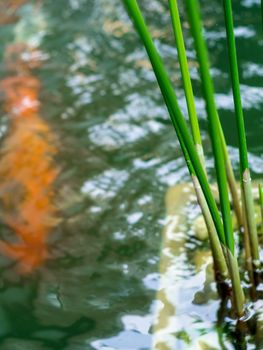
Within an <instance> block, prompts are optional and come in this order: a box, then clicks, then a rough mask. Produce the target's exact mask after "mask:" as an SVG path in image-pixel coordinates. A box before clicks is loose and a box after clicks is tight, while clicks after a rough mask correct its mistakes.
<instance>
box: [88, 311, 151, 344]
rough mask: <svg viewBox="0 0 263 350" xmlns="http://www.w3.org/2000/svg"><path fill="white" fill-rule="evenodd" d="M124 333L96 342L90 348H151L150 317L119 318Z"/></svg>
mask: <svg viewBox="0 0 263 350" xmlns="http://www.w3.org/2000/svg"><path fill="white" fill-rule="evenodd" d="M121 322H122V323H123V328H124V331H122V332H120V333H119V334H118V335H117V336H115V337H112V338H108V339H103V340H96V341H93V342H91V344H90V345H91V346H92V347H93V349H96V350H124V349H125V350H141V349H150V348H151V335H150V327H151V324H152V315H146V316H139V315H125V316H123V317H122V318H121Z"/></svg>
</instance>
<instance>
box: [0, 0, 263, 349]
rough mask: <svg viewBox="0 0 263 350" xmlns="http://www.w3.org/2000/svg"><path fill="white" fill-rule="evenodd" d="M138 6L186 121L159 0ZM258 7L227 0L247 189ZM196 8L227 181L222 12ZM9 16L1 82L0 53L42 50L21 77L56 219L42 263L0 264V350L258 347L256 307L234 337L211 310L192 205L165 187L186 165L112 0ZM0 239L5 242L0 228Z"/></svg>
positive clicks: (253, 141) (255, 163) (5, 122)
mask: <svg viewBox="0 0 263 350" xmlns="http://www.w3.org/2000/svg"><path fill="white" fill-rule="evenodd" d="M2 1H3V3H5V1H4V0H2ZM6 3H7V2H6ZM41 3H42V4H41ZM141 3H142V1H141ZM143 3H144V4H143V8H144V11H145V12H144V13H145V14H146V17H147V20H148V22H149V23H150V25H151V29H152V32H153V33H154V37H155V41H156V44H157V46H158V48H159V50H160V52H161V54H162V55H163V57H164V58H165V63H166V65H167V67H168V69H169V71H170V73H171V78H172V80H173V82H174V85H175V88H176V91H177V93H178V97H179V102H180V105H181V106H182V109H183V110H184V111H185V112H186V104H185V101H184V96H183V91H182V84H181V81H180V79H179V77H180V74H179V67H178V63H177V59H176V50H175V48H174V43H173V36H172V29H171V25H170V19H169V12H168V5H167V2H166V1H165V0H154V1H151V2H149V4H147V2H143ZM259 4H260V1H259V0H242V1H234V11H235V23H236V27H237V32H236V34H237V46H238V52H239V58H240V61H239V62H240V73H241V84H242V85H241V89H242V94H243V100H244V109H245V117H246V126H247V137H248V147H249V151H250V164H251V170H252V175H253V177H254V178H256V179H260V178H261V175H262V171H263V159H262V154H263V152H262V133H263V123H262V121H263V114H262V110H263V84H262V79H263V64H262V57H263V36H262V32H261V22H260V21H261V19H260V5H259ZM1 6H2V4H1ZM3 7H4V6H3ZM6 11H7V9H6ZM202 11H203V14H204V16H205V18H206V20H205V28H206V31H205V35H206V37H207V40H208V46H209V49H210V52H211V63H212V67H213V70H212V73H213V77H214V82H215V88H216V93H217V95H216V98H217V104H218V107H219V112H220V117H221V120H222V124H223V127H224V130H225V133H226V139H227V143H228V144H229V146H230V148H229V149H230V155H231V159H232V160H233V165H234V169H235V171H236V174H238V150H237V138H236V129H235V120H234V115H233V103H232V97H231V90H230V82H229V76H228V66H227V52H226V47H225V33H224V28H223V15H222V7H221V2H220V1H216V0H212V1H209V2H208V1H202ZM3 14H4V13H3ZM5 15H7V14H6V13H5ZM16 15H17V18H15V19H14V20H11V21H10V23H8V24H7V23H5V24H1V27H0V33H1V42H0V48H1V50H0V59H1V62H0V73H1V78H4V77H6V76H8V72H7V71H6V63H5V59H4V56H5V52H6V50H7V48H8V45H10V43H14V42H23V43H25V44H26V45H34V46H35V47H37V48H38V49H39V50H41V53H42V58H41V61H42V63H41V65H39V66H38V67H36V68H34V69H33V70H32V74H33V75H34V76H35V77H37V78H38V79H39V81H40V82H41V85H42V86H41V94H40V102H41V109H40V116H41V118H42V119H43V120H44V121H45V122H46V123H47V124H48V125H49V127H50V129H52V132H53V134H55V135H56V136H57V145H56V147H57V154H56V159H55V160H56V166H57V168H59V169H60V170H59V176H58V178H57V180H56V182H55V184H54V191H55V199H54V201H55V205H56V207H57V208H58V214H57V215H58V219H59V220H58V223H57V225H55V226H54V227H53V228H52V230H51V232H50V234H49V235H48V252H49V256H48V259H47V260H46V261H45V262H44V263H43V264H42V265H41V266H40V267H38V268H36V269H34V271H32V272H31V273H30V274H27V275H23V274H20V273H19V272H18V269H17V266H16V263H15V262H14V260H13V259H10V258H8V257H6V256H4V255H3V256H1V257H0V266H1V280H0V324H1V327H0V349H1V350H24V349H25V350H42V349H63V350H84V349H85V350H87V349H97V350H113V349H114V350H146V349H151V348H152V344H155V348H156V349H164V350H166V349H176V350H177V349H178V350H179V349H193V350H194V349H209V348H211V349H212V348H214V349H263V345H262V336H261V332H262V328H263V326H262V322H260V319H262V316H260V310H261V307H262V305H261V303H260V301H258V302H257V304H256V316H255V317H256V321H255V317H254V319H253V322H252V321H251V325H250V324H249V326H247V325H246V326H244V329H243V330H242V327H241V330H240V328H236V325H235V322H234V321H233V320H232V319H231V317H230V316H229V313H228V312H227V311H226V310H228V308H229V304H226V305H222V304H224V303H220V300H219V298H218V295H217V293H216V286H215V284H214V283H213V278H212V273H211V272H209V271H210V270H209V266H208V265H209V264H208V263H209V262H210V258H209V254H208V247H207V243H200V242H199V241H198V240H196V239H195V237H194V235H193V230H192V226H191V225H192V221H193V218H194V217H195V216H196V215H197V213H198V208H197V207H196V205H195V204H194V203H190V204H188V205H186V204H185V205H184V203H182V201H183V200H178V196H179V195H178V192H177V190H176V186H178V185H179V184H181V183H186V182H189V181H190V179H189V176H188V172H187V168H186V166H185V163H184V160H183V158H182V154H181V152H180V150H179V145H178V141H177V139H176V137H175V135H174V131H173V128H172V127H171V124H170V121H169V117H168V115H167V111H166V109H165V108H164V104H163V101H162V98H161V96H160V93H159V90H158V87H157V84H156V82H155V78H154V76H153V73H152V71H151V69H150V66H149V63H148V61H147V58H146V55H145V52H144V50H143V48H142V45H141V43H140V42H139V40H138V37H137V35H136V34H135V33H134V30H133V28H132V26H131V24H130V22H129V20H128V17H127V15H126V13H125V11H124V9H123V7H122V5H121V2H120V1H118V0H57V1H54V0H44V1H40V2H39V4H38V2H36V1H27V2H26V3H25V4H24V5H23V6H21V7H20V8H19V9H18V10H17V13H16ZM184 28H185V35H186V36H187V41H186V43H187V49H188V55H189V57H190V62H191V73H192V77H193V85H194V89H195V95H196V96H197V108H198V115H199V116H200V124H201V131H202V137H203V140H204V147H205V151H206V156H207V164H208V172H209V176H211V178H212V179H213V178H214V165H213V162H212V158H211V144H210V141H209V138H208V134H207V122H206V119H205V111H204V104H203V101H202V99H201V91H200V82H199V79H198V73H197V68H196V66H197V65H196V61H195V56H194V53H193V51H192V40H191V38H190V36H189V32H188V29H187V25H186V24H185V25H184ZM1 101H4V99H3V98H1ZM1 114H2V118H1V120H0V131H1V137H2V140H3V142H4V140H5V139H6V137H8V133H9V132H10V118H9V115H8V113H6V111H5V110H4V108H2V109H1ZM19 170H20V169H19V168H18V169H17V172H19ZM177 188H180V187H177ZM186 193H187V192H186ZM11 195H14V196H15V193H12V192H11ZM186 197H187V195H186ZM182 198H183V197H182ZM182 204H183V205H182ZM175 214H177V216H176V217H177V218H178V217H179V221H180V220H181V219H182V217H183V218H184V215H185V216H186V218H184V219H183V220H181V221H182V222H179V223H178V222H175V221H176V220H174V215H175ZM1 236H2V237H6V225H5V224H4V223H3V224H2V225H1ZM161 247H163V252H162V254H161ZM167 257H168V260H167ZM226 303H227V301H226ZM160 315H161V316H160ZM161 318H162V319H161ZM160 319H161V320H160ZM200 337H202V338H200ZM160 339H161V340H160ZM199 339H201V340H200V341H199ZM198 342H199V343H198ZM158 344H159V345H158ZM204 344H206V345H204ZM198 346H199V347H198ZM205 346H206V347H205ZM212 346H213V347H212Z"/></svg>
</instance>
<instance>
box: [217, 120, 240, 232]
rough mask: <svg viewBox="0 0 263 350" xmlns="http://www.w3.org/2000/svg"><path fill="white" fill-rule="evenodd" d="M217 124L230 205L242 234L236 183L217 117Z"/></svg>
mask: <svg viewBox="0 0 263 350" xmlns="http://www.w3.org/2000/svg"><path fill="white" fill-rule="evenodd" d="M218 123H219V130H220V137H221V141H222V147H223V152H224V157H225V163H226V175H227V181H228V186H229V189H230V192H231V197H232V203H233V208H234V212H235V215H236V218H237V222H238V227H239V230H240V232H242V228H243V226H244V223H243V214H242V209H241V205H240V200H239V195H238V190H237V183H236V179H235V175H234V171H233V167H232V164H231V161H230V158H229V154H228V151H227V146H226V140H225V136H224V133H223V130H222V126H221V123H220V120H219V117H218Z"/></svg>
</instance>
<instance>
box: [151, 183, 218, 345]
mask: <svg viewBox="0 0 263 350" xmlns="http://www.w3.org/2000/svg"><path fill="white" fill-rule="evenodd" d="M191 195H192V191H191V187H190V186H188V185H186V186H185V185H181V186H180V185H178V186H176V187H174V188H171V189H169V190H168V192H167V196H166V209H167V213H169V215H168V218H169V219H168V220H167V223H166V226H165V230H164V232H163V244H162V246H163V247H162V252H161V259H160V275H156V276H153V277H155V280H154V279H153V278H150V277H151V276H147V278H146V279H145V281H144V282H145V283H146V285H147V286H148V287H150V288H152V287H156V283H155V285H154V283H153V281H154V282H157V279H156V278H158V279H159V283H158V287H157V294H156V300H157V304H156V306H157V308H156V311H155V321H154V327H153V332H154V334H153V348H154V349H156V350H159V349H160V350H161V349H167V350H173V349H178V350H180V349H182V350H183V349H187V350H188V349H192V350H198V349H204V348H205V346H206V347H208V348H209V346H211V345H213V349H220V347H219V343H218V335H217V332H216V331H215V330H214V323H215V321H216V320H217V310H218V307H219V301H218V300H217V301H215V300H213V301H209V297H208V299H207V300H206V301H205V303H201V304H199V303H198V302H197V303H196V301H195V300H198V295H199V294H200V293H201V295H202V294H203V289H204V288H205V285H206V284H207V279H208V281H209V282H208V283H209V284H210V282H211V280H212V278H213V274H212V276H211V272H210V269H209V264H210V263H211V257H210V254H209V253H207V252H203V253H202V254H201V256H199V249H198V247H197V246H196V247H194V248H195V249H194V251H195V257H194V263H195V264H196V265H195V266H192V265H191V263H190V262H189V261H188V260H189V257H188V255H187V252H186V249H187V248H186V243H187V239H188V237H187V232H189V229H186V226H185V222H186V215H187V212H186V211H185V207H186V204H187V202H188V201H189V198H191ZM210 288H212V287H210ZM210 293H212V294H213V295H216V291H214V290H213V289H211V292H210Z"/></svg>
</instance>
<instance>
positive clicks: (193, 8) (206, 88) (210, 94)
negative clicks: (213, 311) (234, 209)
mask: <svg viewBox="0 0 263 350" xmlns="http://www.w3.org/2000/svg"><path fill="white" fill-rule="evenodd" d="M186 5H187V12H188V16H189V22H190V27H191V30H192V35H193V38H194V43H195V49H196V53H197V58H198V62H199V69H200V74H201V80H202V87H203V93H204V97H205V102H206V110H207V115H208V119H209V126H210V133H211V139H212V146H213V153H214V158H215V166H216V173H217V183H218V189H219V197H220V206H221V211H222V217H223V224H224V232H225V240H226V255H227V256H228V263H229V272H230V277H231V281H232V287H233V298H234V305H235V307H236V311H237V314H238V316H239V317H240V316H241V315H242V314H243V313H244V294H243V290H242V287H241V284H240V277H239V270H238V263H237V258H236V255H235V245H234V235H233V227H232V218H231V212H230V202H229V198H228V187H227V178H226V168H225V160H224V155H223V151H222V141H221V138H220V130H219V121H218V114H217V109H216V104H215V99H214V88H213V82H212V79H211V76H210V72H209V59H208V53H207V49H206V44H205V41H204V38H203V36H202V24H201V16H200V9H199V3H198V1H197V0H186Z"/></svg>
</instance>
